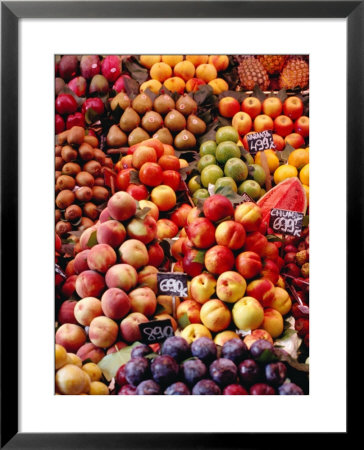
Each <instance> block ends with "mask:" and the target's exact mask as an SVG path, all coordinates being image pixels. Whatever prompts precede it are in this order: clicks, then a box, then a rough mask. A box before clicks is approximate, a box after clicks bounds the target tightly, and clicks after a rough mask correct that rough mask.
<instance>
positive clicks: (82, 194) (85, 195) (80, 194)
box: [62, 186, 92, 203]
mask: <svg viewBox="0 0 364 450" xmlns="http://www.w3.org/2000/svg"><path fill="white" fill-rule="evenodd" d="M62 192H63V191H62ZM75 196H76V198H77V200H78V201H79V202H81V203H84V202H89V201H90V200H91V199H92V189H91V188H90V187H88V186H82V187H80V188H79V189H77V191H76V192H75Z"/></svg>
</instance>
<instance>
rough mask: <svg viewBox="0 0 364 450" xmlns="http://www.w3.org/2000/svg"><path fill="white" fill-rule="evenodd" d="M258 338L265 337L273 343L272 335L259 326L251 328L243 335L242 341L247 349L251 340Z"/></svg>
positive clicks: (251, 342)
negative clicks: (248, 332) (250, 330)
mask: <svg viewBox="0 0 364 450" xmlns="http://www.w3.org/2000/svg"><path fill="white" fill-rule="evenodd" d="M259 339H265V340H266V341H268V342H270V343H271V344H273V339H272V336H271V335H270V334H269V333H268V331H265V330H262V329H260V328H257V329H255V330H253V331H252V332H251V333H250V334H247V335H246V336H245V337H244V339H243V341H244V343H245V345H246V346H247V347H248V349H250V347H251V345H252V344H253V342H255V341H258V340H259Z"/></svg>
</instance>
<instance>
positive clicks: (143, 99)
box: [131, 92, 153, 114]
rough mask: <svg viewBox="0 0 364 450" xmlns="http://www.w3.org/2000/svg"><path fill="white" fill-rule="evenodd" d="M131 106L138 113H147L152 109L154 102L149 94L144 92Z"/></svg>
mask: <svg viewBox="0 0 364 450" xmlns="http://www.w3.org/2000/svg"><path fill="white" fill-rule="evenodd" d="M131 106H132V107H133V109H134V110H135V111H136V112H137V113H138V114H145V113H146V112H147V111H151V110H152V107H153V102H152V99H151V98H150V97H149V95H147V94H144V92H142V93H141V94H139V95H137V96H136V97H135V99H134V100H133V102H132V104H131Z"/></svg>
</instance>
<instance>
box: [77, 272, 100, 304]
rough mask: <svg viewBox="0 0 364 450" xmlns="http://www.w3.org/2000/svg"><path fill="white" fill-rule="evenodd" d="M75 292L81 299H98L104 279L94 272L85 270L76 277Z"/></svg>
mask: <svg viewBox="0 0 364 450" xmlns="http://www.w3.org/2000/svg"><path fill="white" fill-rule="evenodd" d="M75 288H76V292H77V295H78V296H79V297H81V298H84V297H99V295H100V294H101V292H102V291H103V290H104V289H105V280H104V277H103V276H102V275H101V274H99V273H97V272H95V271H94V270H85V271H84V272H81V273H80V274H79V275H78V276H77V280H76V286H75Z"/></svg>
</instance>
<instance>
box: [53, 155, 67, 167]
mask: <svg viewBox="0 0 364 450" xmlns="http://www.w3.org/2000/svg"><path fill="white" fill-rule="evenodd" d="M64 165H65V163H64V160H63V158H62V156H56V158H55V169H56V170H62V168H63V166H64Z"/></svg>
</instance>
